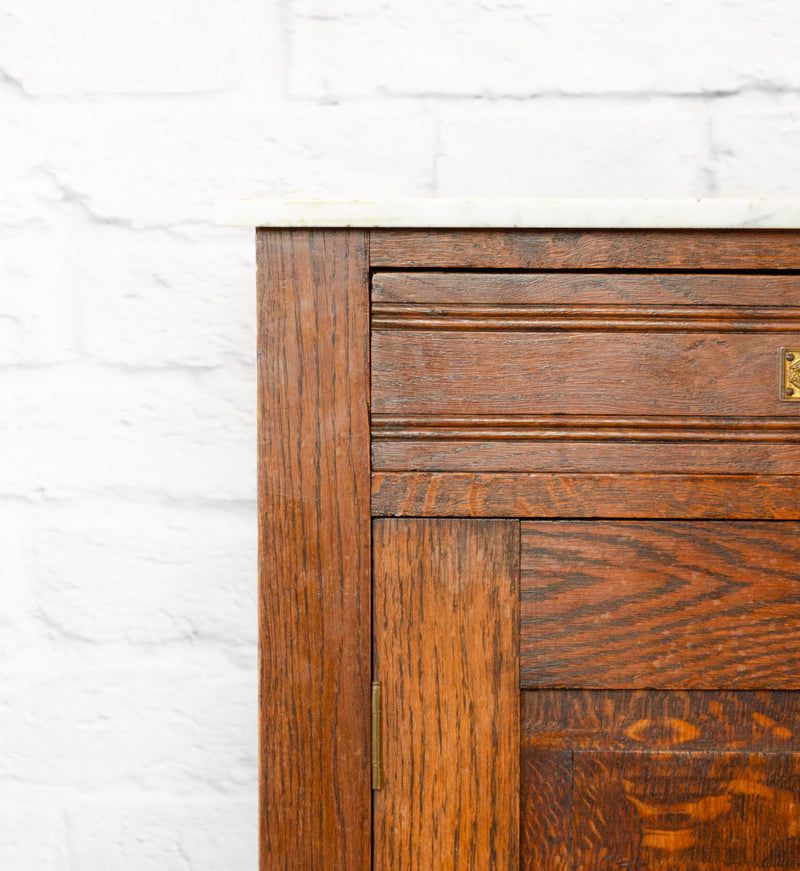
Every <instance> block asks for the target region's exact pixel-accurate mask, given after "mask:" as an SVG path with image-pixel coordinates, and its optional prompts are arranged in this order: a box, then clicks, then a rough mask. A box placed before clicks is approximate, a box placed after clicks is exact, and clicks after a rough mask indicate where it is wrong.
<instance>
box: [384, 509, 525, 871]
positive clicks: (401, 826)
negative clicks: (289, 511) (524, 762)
mask: <svg viewBox="0 0 800 871" xmlns="http://www.w3.org/2000/svg"><path fill="white" fill-rule="evenodd" d="M373 546H374V592H373V596H374V598H373V602H374V611H373V637H374V648H373V657H374V659H373V665H374V675H375V678H376V679H378V680H380V681H381V682H382V686H383V713H384V724H383V769H384V779H383V788H382V789H380V790H378V791H376V792H375V793H374V867H375V869H376V871H399V869H402V871H433V869H435V871H450V869H452V871H457V869H473V868H474V869H501V868H502V869H507V868H516V867H518V866H519V842H518V831H519V822H518V813H519V661H518V654H517V651H518V626H519V612H518V601H519V523H518V522H517V521H513V520H512V521H508V520H449V519H448V520H436V519H424V520H419V519H386V520H376V521H374V523H373Z"/></svg>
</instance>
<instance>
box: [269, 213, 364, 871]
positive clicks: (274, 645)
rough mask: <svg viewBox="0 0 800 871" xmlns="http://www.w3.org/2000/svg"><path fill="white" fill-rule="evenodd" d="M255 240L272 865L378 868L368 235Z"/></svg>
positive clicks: (279, 235) (273, 235)
mask: <svg viewBox="0 0 800 871" xmlns="http://www.w3.org/2000/svg"><path fill="white" fill-rule="evenodd" d="M256 245H257V266H258V275H257V287H258V328H259V340H258V400H259V439H258V468H259V485H258V515H259V707H260V715H259V758H260V763H259V767H260V776H259V794H260V814H259V845H260V847H259V856H260V869H261V871H278V869H281V871H284V869H295V871H308V869H309V868H326V869H328V868H329V869H332V871H333V869H347V871H351V869H352V871H368V869H370V868H371V803H372V793H371V785H370V758H369V750H370V736H369V687H370V674H371V642H370V634H371V629H370V611H371V606H370V589H371V584H370V577H371V569H370V563H371V561H370V526H371V523H370V516H369V419H368V396H369V392H368V391H369V367H368V362H369V334H368V330H369V320H368V315H369V307H368V292H369V291H368V272H367V262H368V260H367V236H366V234H365V233H364V232H363V231H350V230H324V231H323V230H259V231H258V232H257V236H256Z"/></svg>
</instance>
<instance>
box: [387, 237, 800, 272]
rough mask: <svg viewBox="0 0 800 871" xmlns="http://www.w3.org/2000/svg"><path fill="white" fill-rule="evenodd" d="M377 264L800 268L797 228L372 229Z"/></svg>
mask: <svg viewBox="0 0 800 871" xmlns="http://www.w3.org/2000/svg"><path fill="white" fill-rule="evenodd" d="M370 266H371V267H372V268H392V267H394V268H423V269H424V268H436V269H442V268H446V269H538V270H554V269H582V270H588V269H665V270H757V269H770V270H788V269H800V232H798V231H797V230H372V231H371V232H370Z"/></svg>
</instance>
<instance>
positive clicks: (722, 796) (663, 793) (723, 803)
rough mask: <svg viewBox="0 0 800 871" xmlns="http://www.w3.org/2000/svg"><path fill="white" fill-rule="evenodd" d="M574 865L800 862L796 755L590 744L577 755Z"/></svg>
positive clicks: (599, 868)
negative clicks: (631, 749)
mask: <svg viewBox="0 0 800 871" xmlns="http://www.w3.org/2000/svg"><path fill="white" fill-rule="evenodd" d="M573 769H574V771H573V791H574V799H573V808H572V820H573V850H574V863H575V867H576V868H580V869H585V871H605V869H612V868H620V867H625V868H636V869H642V871H644V869H648V871H649V869H653V871H656V869H658V871H666V869H675V871H679V869H680V871H683V869H692V871H727V869H731V871H733V869H736V871H752V869H756V868H758V869H779V868H780V869H789V868H791V869H796V868H797V867H798V863H800V781H799V780H798V775H800V756H798V755H797V754H792V755H783V756H775V755H763V754H751V755H742V754H736V753H698V754H693V753H688V754H687V753H586V752H580V753H576V754H575V755H574V761H573Z"/></svg>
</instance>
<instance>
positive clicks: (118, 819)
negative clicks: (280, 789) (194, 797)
mask: <svg viewBox="0 0 800 871" xmlns="http://www.w3.org/2000/svg"><path fill="white" fill-rule="evenodd" d="M257 814H258V811H257V807H256V801H255V796H253V798H252V799H251V800H249V801H242V800H236V801H234V800H223V801H220V800H219V799H216V800H211V801H208V800H206V801H205V802H198V801H191V802H176V801H168V800H158V799H151V800H150V801H147V800H144V799H142V800H139V801H138V802H136V801H119V800H115V801H111V802H85V803H82V804H80V805H76V806H75V807H74V808H73V809H71V811H70V814H69V823H70V859H71V862H72V865H71V866H70V868H71V869H73V871H95V869H101V868H102V869H103V871H128V869H132V868H135V869H136V871H186V869H187V868H191V869H192V871H256V868H257V867H258V857H257V850H256V847H257V838H258V816H257Z"/></svg>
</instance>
